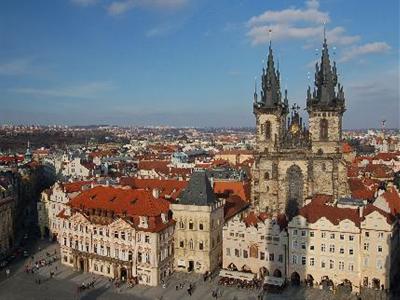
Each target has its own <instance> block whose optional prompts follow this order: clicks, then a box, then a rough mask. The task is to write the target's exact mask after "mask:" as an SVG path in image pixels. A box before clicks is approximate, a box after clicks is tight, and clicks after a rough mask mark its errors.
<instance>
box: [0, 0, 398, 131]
mask: <svg viewBox="0 0 400 300" xmlns="http://www.w3.org/2000/svg"><path fill="white" fill-rule="evenodd" d="M398 6H399V4H398V1H397V0H387V1H384V2H382V1H372V0H368V1H358V0H325V1H323V0H321V1H316V0H311V1H285V0H268V1H266V0H263V1H261V0H260V1H258V0H218V1H215V0H118V1H113V0H56V1H55V0H38V1H29V0H25V1H22V0H21V1H18V0H3V1H1V2H0V107H1V109H0V123H14V124H20V123H28V124H32V123H34V124H98V123H107V124H120V125H173V126H254V124H255V120H254V116H253V114H252V95H253V89H254V79H255V77H256V76H257V77H258V80H259V75H260V72H261V68H262V61H263V59H265V56H266V54H267V45H268V40H269V36H268V29H271V30H272V45H273V49H274V54H275V58H276V59H278V58H279V61H280V69H281V75H282V85H283V86H282V87H283V88H284V87H285V86H287V88H288V93H289V100H290V102H292V103H293V102H296V103H298V104H300V105H301V106H303V107H304V105H305V96H306V89H307V85H308V84H312V81H311V80H310V79H309V78H311V79H312V78H313V76H314V66H313V65H314V61H315V59H316V58H319V55H320V53H319V51H317V50H316V49H320V47H321V43H322V36H323V30H322V28H323V23H324V22H326V23H327V25H326V27H327V38H328V44H329V46H330V50H331V52H330V53H331V56H332V57H334V59H335V60H336V61H337V63H338V71H339V80H340V81H341V82H342V83H343V85H344V90H345V96H346V101H347V108H348V110H347V112H346V113H345V117H344V127H345V128H365V127H376V126H379V122H380V120H382V119H386V120H387V126H388V127H399V114H400V110H399V87H398V86H399V41H398V37H399V7H398ZM333 47H335V51H334V49H333Z"/></svg>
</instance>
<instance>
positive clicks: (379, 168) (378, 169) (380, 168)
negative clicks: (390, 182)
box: [365, 164, 394, 178]
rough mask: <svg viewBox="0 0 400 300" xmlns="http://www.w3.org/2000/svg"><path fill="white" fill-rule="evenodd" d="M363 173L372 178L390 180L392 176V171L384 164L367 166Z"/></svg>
mask: <svg viewBox="0 0 400 300" xmlns="http://www.w3.org/2000/svg"><path fill="white" fill-rule="evenodd" d="M365 171H366V172H369V173H370V174H371V177H374V178H391V177H393V175H394V172H393V170H392V169H391V168H390V167H388V166H387V165H384V164H368V165H367V166H366V168H365Z"/></svg>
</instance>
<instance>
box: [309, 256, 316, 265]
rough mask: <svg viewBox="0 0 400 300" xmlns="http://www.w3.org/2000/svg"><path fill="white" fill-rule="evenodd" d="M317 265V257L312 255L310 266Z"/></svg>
mask: <svg viewBox="0 0 400 300" xmlns="http://www.w3.org/2000/svg"><path fill="white" fill-rule="evenodd" d="M314 265H315V259H314V257H310V266H314Z"/></svg>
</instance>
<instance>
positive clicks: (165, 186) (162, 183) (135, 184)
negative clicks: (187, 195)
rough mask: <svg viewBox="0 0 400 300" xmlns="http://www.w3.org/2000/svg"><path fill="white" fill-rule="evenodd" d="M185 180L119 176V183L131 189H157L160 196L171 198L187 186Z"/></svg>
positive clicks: (174, 197)
mask: <svg viewBox="0 0 400 300" xmlns="http://www.w3.org/2000/svg"><path fill="white" fill-rule="evenodd" d="M187 183H188V182H187V181H183V180H174V179H141V178H134V177H123V178H121V181H120V184H121V185H124V186H127V185H128V186H130V187H132V188H133V189H147V190H153V189H158V190H159V192H160V196H161V197H165V196H171V198H172V199H173V200H175V199H176V197H177V196H178V194H179V193H180V192H181V191H182V189H184V188H185V187H186V186H187Z"/></svg>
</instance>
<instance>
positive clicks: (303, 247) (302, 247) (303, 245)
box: [301, 242, 306, 250]
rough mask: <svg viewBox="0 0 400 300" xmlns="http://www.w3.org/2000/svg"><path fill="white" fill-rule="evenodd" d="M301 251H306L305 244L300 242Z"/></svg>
mask: <svg viewBox="0 0 400 300" xmlns="http://www.w3.org/2000/svg"><path fill="white" fill-rule="evenodd" d="M301 249H303V250H305V249H306V243H305V242H302V243H301Z"/></svg>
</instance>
